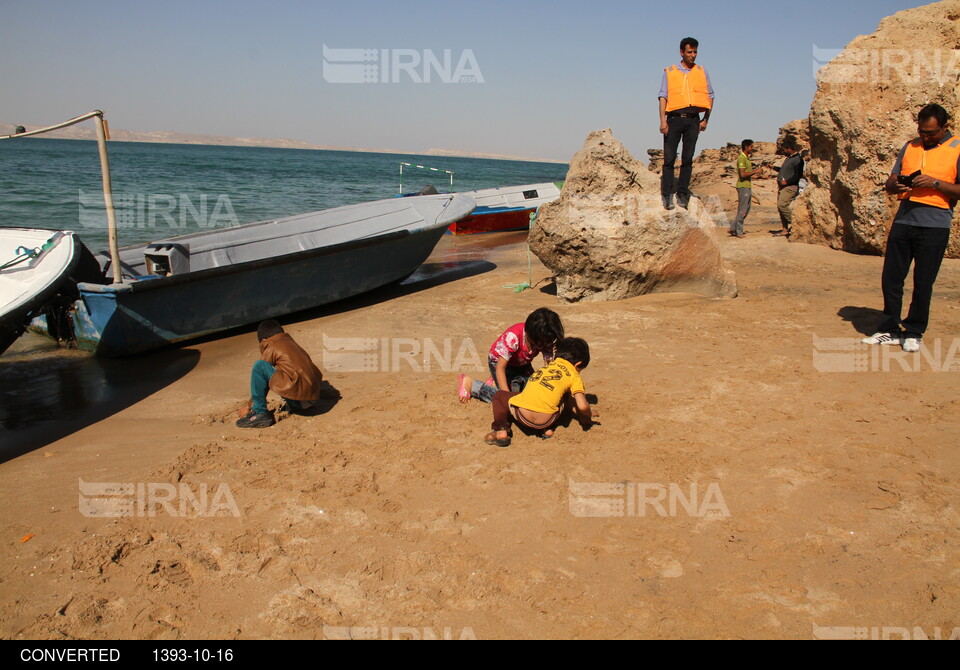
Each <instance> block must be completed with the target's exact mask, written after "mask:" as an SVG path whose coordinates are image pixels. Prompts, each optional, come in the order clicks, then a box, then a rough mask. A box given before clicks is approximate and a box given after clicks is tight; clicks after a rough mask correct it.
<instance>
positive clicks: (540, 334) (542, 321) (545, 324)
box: [523, 307, 563, 351]
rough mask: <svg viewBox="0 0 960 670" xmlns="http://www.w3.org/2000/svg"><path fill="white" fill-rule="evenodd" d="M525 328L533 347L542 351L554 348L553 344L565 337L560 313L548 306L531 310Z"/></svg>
mask: <svg viewBox="0 0 960 670" xmlns="http://www.w3.org/2000/svg"><path fill="white" fill-rule="evenodd" d="M523 329H524V331H526V333H527V337H528V338H529V339H530V344H531V345H532V346H533V348H534V349H539V350H540V351H550V350H552V349H553V346H554V345H555V344H556V343H557V342H559V341H560V340H562V339H563V322H562V321H560V315H559V314H557V313H556V312H554V311H553V310H552V309H547V308H546V307H541V308H540V309H536V310H534V311H533V312H531V313H530V316H528V317H527V320H526V321H525V322H524V324H523Z"/></svg>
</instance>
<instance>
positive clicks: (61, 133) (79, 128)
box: [0, 123, 561, 163]
mask: <svg viewBox="0 0 960 670" xmlns="http://www.w3.org/2000/svg"><path fill="white" fill-rule="evenodd" d="M18 125H20V126H23V127H25V128H26V129H27V130H28V131H29V130H36V129H37V128H42V127H43V124H37V123H33V124H27V123H17V124H13V123H0V135H10V134H12V133H13V131H14V130H15V129H16V126H18ZM89 125H90V124H87V125H83V124H78V125H76V126H70V127H69V128H61V129H60V130H54V131H51V132H49V133H45V134H44V135H42V137H48V138H51V139H61V140H96V139H97V134H96V131H95V130H94V129H93V128H92V127H89ZM110 139H111V140H112V141H114V142H158V143H162V144H207V145H215V146H231V147H274V148H279V149H320V150H325V151H363V152H368V153H386V154H409V153H411V152H409V151H398V150H396V149H367V148H362V147H334V146H327V145H323V144H310V143H309V142H303V141H301V140H290V139H284V138H274V137H229V136H225V135H190V134H187V133H177V132H173V131H170V130H154V131H149V132H138V131H133V130H123V129H121V128H110ZM413 155H421V156H456V157H462V158H489V159H494V160H511V161H536V162H542V163H560V162H561V161H555V160H549V159H546V158H526V157H523V156H506V155H503V154H486V153H477V152H468V151H455V150H451V149H435V148H434V149H428V150H426V151H422V152H413Z"/></svg>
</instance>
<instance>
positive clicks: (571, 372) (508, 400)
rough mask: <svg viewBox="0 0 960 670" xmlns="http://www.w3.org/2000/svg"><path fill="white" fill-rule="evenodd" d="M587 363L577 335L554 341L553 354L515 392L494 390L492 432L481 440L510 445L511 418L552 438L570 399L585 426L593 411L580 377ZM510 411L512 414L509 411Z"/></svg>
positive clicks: (587, 351)
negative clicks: (563, 408)
mask: <svg viewBox="0 0 960 670" xmlns="http://www.w3.org/2000/svg"><path fill="white" fill-rule="evenodd" d="M589 363H590V348H589V347H588V346H587V343H586V342H585V341H584V340H582V339H580V338H579V337H567V338H564V339H562V340H560V342H558V343H557V348H556V357H555V358H554V359H553V361H552V362H550V363H548V364H547V365H545V366H543V367H542V368H540V369H539V370H537V372H536V373H534V375H533V376H532V377H531V378H530V381H529V382H527V385H526V387H524V389H523V391H521V392H519V393H514V392H512V391H498V392H497V394H496V395H495V396H494V398H493V426H492V428H493V432H490V433H488V434H487V436H486V437H485V438H484V441H485V442H486V443H487V444H493V445H496V446H498V447H508V446H510V438H511V437H513V434H512V431H511V430H510V421H511V419H513V420H515V421H516V422H517V424H518V425H521V426H526V427H527V428H529V429H531V430H533V431H536V432H537V433H538V436H539V437H542V438H550V437H553V426H554V424H555V423H556V422H557V419H559V418H560V412H561V409H562V407H563V405H564V404H567V403H569V402H570V400H571V399H572V401H573V405H574V407H573V414H574V416H575V417H576V418H577V420H578V421H580V424H581V425H582V426H583V427H584V428H587V427H589V426H590V425H591V424H593V417H594V416H595V415H594V413H593V412H592V411H591V410H590V403H588V402H587V396H586V393H585V390H584V388H583V380H582V379H580V371H581V370H583V369H585V368H586V367H587V365H588V364H589ZM511 412H512V413H511Z"/></svg>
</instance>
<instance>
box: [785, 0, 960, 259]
mask: <svg viewBox="0 0 960 670" xmlns="http://www.w3.org/2000/svg"><path fill="white" fill-rule="evenodd" d="M815 55H816V54H815ZM958 84H960V0H945V1H944V2H937V3H934V4H931V5H925V6H923V7H918V8H916V9H907V10H904V11H902V12H897V13H896V14H894V15H893V16H889V17H887V18H885V19H884V20H883V21H881V22H880V26H879V27H878V28H877V30H876V32H874V33H873V34H872V35H868V36H865V37H863V36H861V37H858V38H856V39H855V40H853V41H852V42H851V43H850V44H848V45H847V47H846V49H844V51H843V52H842V53H841V54H840V55H838V56H837V57H836V58H834V59H833V60H831V61H830V63H829V64H827V65H825V66H824V67H822V68H821V69H820V71H819V73H818V75H817V92H816V94H815V95H814V98H813V105H812V106H811V108H810V118H809V125H810V148H811V158H812V160H811V161H810V163H808V165H807V181H808V182H809V185H808V187H807V189H806V190H805V191H804V192H803V193H802V194H801V195H800V197H799V198H798V199H797V201H796V203H795V204H794V218H793V221H794V224H793V226H794V227H793V230H794V237H793V239H794V240H795V241H800V242H810V243H815V244H825V245H829V246H831V247H833V248H835V249H843V250H845V251H851V252H855V253H866V254H882V253H883V251H884V246H885V244H886V236H887V232H888V231H889V228H890V225H891V224H892V221H893V217H894V214H895V213H896V209H897V201H896V200H895V199H894V198H893V196H890V195H887V194H886V193H885V192H884V190H883V184H884V182H885V181H886V179H887V176H888V175H889V174H890V170H891V168H892V167H893V163H894V161H895V160H896V158H897V154H898V152H899V151H900V148H901V147H902V146H903V144H904V142H906V141H908V140H910V139H912V138H914V137H916V135H917V123H916V114H917V112H918V111H919V110H920V108H921V107H923V106H924V105H926V104H928V103H931V102H935V103H938V104H940V105H942V106H943V107H945V108H946V109H947V111H948V112H949V113H950V114H951V115H952V116H958V115H960V85H958ZM947 256H948V257H951V258H957V257H960V208H957V212H956V214H955V216H954V219H953V234H952V235H951V239H950V247H949V249H948V250H947Z"/></svg>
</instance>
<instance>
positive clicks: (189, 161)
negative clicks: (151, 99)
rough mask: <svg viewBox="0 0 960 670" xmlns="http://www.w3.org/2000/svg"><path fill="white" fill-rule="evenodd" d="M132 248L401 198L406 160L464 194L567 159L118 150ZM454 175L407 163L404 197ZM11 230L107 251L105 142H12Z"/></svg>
mask: <svg viewBox="0 0 960 670" xmlns="http://www.w3.org/2000/svg"><path fill="white" fill-rule="evenodd" d="M108 151H109V156H110V167H111V174H112V179H113V192H114V197H115V201H116V206H117V217H118V227H119V237H120V244H121V246H124V245H128V244H142V243H145V242H149V241H151V240H155V239H162V238H166V237H171V236H173V235H179V234H185V233H190V232H195V231H197V230H201V229H209V228H213V227H224V226H228V225H239V224H244V223H251V222H253V221H263V220H266V219H272V218H277V217H282V216H290V215H293V214H301V213H304V212H312V211H317V210H321V209H329V208H332V207H339V206H341V205H350V204H355V203H358V202H365V201H369V200H379V199H382V198H390V197H392V196H394V195H396V194H397V193H398V192H399V186H400V163H401V162H406V163H414V164H417V165H423V166H427V167H434V168H440V169H442V170H449V171H452V172H454V173H455V174H454V181H453V189H454V190H455V191H469V190H474V189H480V188H491V187H496V186H513V185H518V184H530V183H537V182H551V181H553V182H556V181H562V180H563V179H564V177H565V176H566V171H567V166H566V165H565V164H559V163H536V162H527V161H505V160H488V159H479V158H448V157H436V156H417V155H412V154H385V153H367V152H353V151H319V150H309V149H275V148H264V147H224V146H204V145H188V144H153V143H140V142H111V143H110V144H109V145H108ZM426 184H433V185H434V186H436V188H437V190H438V191H440V192H441V193H445V192H448V191H449V190H450V182H449V175H448V174H445V173H443V172H434V171H425V170H418V169H414V168H409V167H404V172H403V190H404V192H410V191H417V190H419V189H420V188H421V187H422V186H424V185H426ZM0 226H4V227H30V228H50V229H57V230H73V231H76V232H77V234H78V235H79V236H80V238H81V239H82V240H83V241H84V242H85V243H86V244H87V246H89V247H90V248H91V249H93V250H94V251H97V250H100V249H105V248H106V246H107V229H106V216H105V214H104V210H103V187H102V182H101V173H100V160H99V154H98V151H97V143H96V142H93V141H85V140H54V139H40V138H23V139H17V140H10V141H5V142H0Z"/></svg>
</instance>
